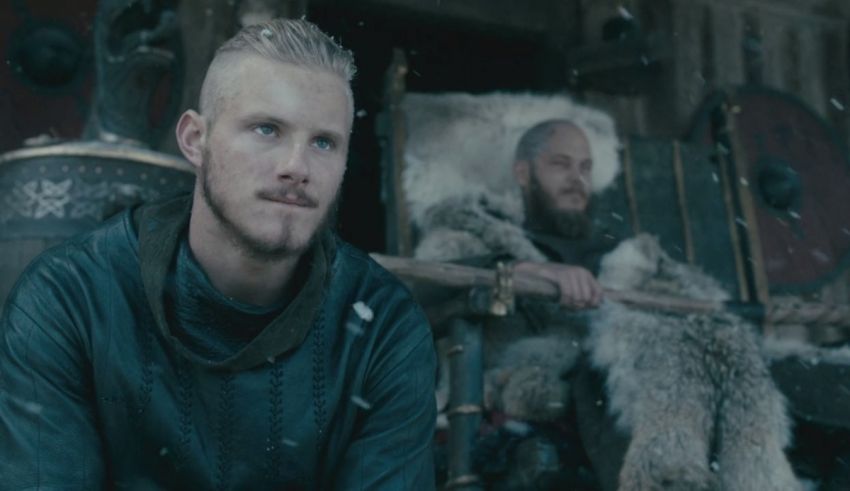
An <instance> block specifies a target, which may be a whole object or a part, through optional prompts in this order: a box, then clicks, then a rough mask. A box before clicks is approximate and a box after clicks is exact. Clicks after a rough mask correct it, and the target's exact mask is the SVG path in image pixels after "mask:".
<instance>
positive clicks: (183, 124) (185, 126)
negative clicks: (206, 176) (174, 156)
mask: <svg viewBox="0 0 850 491" xmlns="http://www.w3.org/2000/svg"><path fill="white" fill-rule="evenodd" d="M206 131H207V125H206V122H205V121H204V118H203V117H202V116H201V115H200V114H198V113H197V112H195V111H193V110H191V109H189V110H188V111H186V112H184V113H183V115H182V116H180V120H179V121H177V128H176V130H175V134H176V136H177V145H178V146H179V147H180V151H181V152H182V153H183V156H184V157H186V160H188V161H189V162H191V163H192V165H193V166H195V168H199V167H200V166H201V163H202V162H203V154H204V152H203V149H204V144H205V140H206Z"/></svg>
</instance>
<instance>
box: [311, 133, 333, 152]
mask: <svg viewBox="0 0 850 491" xmlns="http://www.w3.org/2000/svg"><path fill="white" fill-rule="evenodd" d="M313 145H314V146H315V147H316V148H318V149H319V150H333V149H334V142H333V140H331V139H330V138H326V137H324V136H320V137H318V138H316V139H315V140H313Z"/></svg>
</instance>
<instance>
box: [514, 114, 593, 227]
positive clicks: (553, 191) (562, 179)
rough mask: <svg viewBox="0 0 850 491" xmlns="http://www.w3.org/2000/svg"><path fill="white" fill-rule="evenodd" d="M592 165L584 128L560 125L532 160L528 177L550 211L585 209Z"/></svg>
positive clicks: (579, 210) (580, 210) (581, 210)
mask: <svg viewBox="0 0 850 491" xmlns="http://www.w3.org/2000/svg"><path fill="white" fill-rule="evenodd" d="M592 165H593V161H592V160H591V155H590V144H589V143H588V141H587V138H586V137H585V136H584V134H583V133H582V131H581V130H580V129H578V128H576V127H574V126H567V125H559V126H556V127H555V128H554V131H553V133H552V136H551V137H550V138H549V140H548V143H547V144H546V145H545V146H544V148H543V149H542V150H541V151H540V153H539V154H538V156H537V158H535V159H534V161H533V162H532V163H531V166H530V176H529V178H530V180H531V181H532V182H533V184H534V187H536V188H537V189H536V190H535V194H538V193H539V194H542V196H537V198H538V199H542V200H544V202H545V203H546V204H547V208H548V209H549V211H550V212H556V213H558V212H584V211H585V209H586V208H587V203H588V200H589V199H590V172H591V167H592ZM534 181H536V182H534ZM529 187H530V186H529Z"/></svg>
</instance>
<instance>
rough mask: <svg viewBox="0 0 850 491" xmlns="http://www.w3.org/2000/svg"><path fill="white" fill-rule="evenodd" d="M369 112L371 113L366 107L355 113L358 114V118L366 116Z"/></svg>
mask: <svg viewBox="0 0 850 491" xmlns="http://www.w3.org/2000/svg"><path fill="white" fill-rule="evenodd" d="M367 114H369V113H367V112H366V110H365V109H361V110H359V111H357V112H356V113H354V115H355V116H357V117H358V118H365V117H366V115H367Z"/></svg>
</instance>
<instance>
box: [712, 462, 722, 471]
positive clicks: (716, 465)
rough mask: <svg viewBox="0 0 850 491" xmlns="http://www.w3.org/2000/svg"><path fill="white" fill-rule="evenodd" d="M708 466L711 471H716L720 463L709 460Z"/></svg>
mask: <svg viewBox="0 0 850 491" xmlns="http://www.w3.org/2000/svg"><path fill="white" fill-rule="evenodd" d="M710 467H711V471H712V472H718V471H719V470H720V464H718V463H717V462H716V461H711V466H710Z"/></svg>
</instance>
